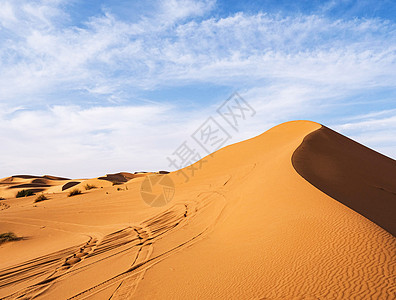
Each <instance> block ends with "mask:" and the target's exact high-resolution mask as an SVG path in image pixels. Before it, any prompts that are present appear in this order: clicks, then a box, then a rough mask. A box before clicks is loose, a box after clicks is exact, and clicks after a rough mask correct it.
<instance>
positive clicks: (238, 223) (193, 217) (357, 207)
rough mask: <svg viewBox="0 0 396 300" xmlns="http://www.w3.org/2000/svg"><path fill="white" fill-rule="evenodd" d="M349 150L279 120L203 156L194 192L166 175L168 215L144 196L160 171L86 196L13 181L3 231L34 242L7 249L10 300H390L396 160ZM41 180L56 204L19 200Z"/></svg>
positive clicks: (3, 265) (1, 282) (102, 181)
mask: <svg viewBox="0 0 396 300" xmlns="http://www.w3.org/2000/svg"><path fill="white" fill-rule="evenodd" d="M318 136H319V137H318ZM321 139H324V140H321ZM350 143H353V142H351V141H349V140H348V141H346V140H345V138H344V137H339V136H338V135H337V134H335V133H332V132H330V133H329V132H328V130H327V129H323V127H322V126H321V125H320V124H317V123H313V122H308V121H295V122H288V123H284V124H281V125H279V126H277V127H274V128H272V129H271V130H269V131H267V132H265V133H264V134H262V135H260V136H258V137H256V138H253V139H250V140H247V141H244V142H241V143H238V144H235V145H231V146H228V147H225V148H223V149H221V150H219V151H217V152H216V153H214V154H213V156H209V157H205V158H204V159H203V161H204V163H203V164H201V163H202V162H201V163H200V162H198V163H196V164H195V165H193V167H194V166H195V167H196V168H199V167H200V166H201V165H202V169H200V170H198V171H195V174H194V176H193V177H191V178H190V180H189V181H188V182H185V178H184V176H181V175H180V172H172V173H170V174H168V175H164V174H156V175H155V176H169V178H170V179H172V180H173V182H174V185H175V189H176V193H175V196H174V199H173V200H172V201H171V202H169V203H168V204H166V205H165V206H163V207H150V206H148V205H146V203H145V202H144V201H143V200H142V199H141V196H140V187H141V184H142V182H144V179H145V176H153V174H151V173H146V174H131V173H129V174H131V175H139V176H141V177H138V176H129V175H125V174H126V173H120V174H121V175H120V174H113V175H107V176H105V177H99V178H94V179H88V180H74V181H76V182H79V183H78V184H77V185H75V187H76V188H80V189H81V190H82V191H83V193H82V194H81V195H77V196H74V197H67V195H68V190H65V191H63V192H62V186H64V185H65V184H67V183H68V182H71V180H59V181H57V182H56V183H55V182H54V180H52V179H50V178H47V180H49V181H42V182H37V181H36V182H33V180H36V179H38V178H20V177H18V178H12V180H11V179H10V178H6V179H4V180H3V181H2V182H3V183H1V182H0V196H2V195H3V194H7V193H8V194H7V195H8V196H3V197H5V198H7V199H6V200H0V203H1V204H2V205H3V206H4V209H2V210H1V211H0V232H6V231H12V232H15V233H16V234H17V235H18V236H21V237H24V239H23V240H20V241H15V242H8V243H3V244H2V245H1V246H0V257H1V258H2V259H1V261H0V297H1V298H4V299H15V298H33V297H35V298H43V299H89V298H90V299H110V298H111V299H130V298H136V299H224V298H226V299H252V298H254V299H391V298H392V297H393V296H394V294H395V292H396V288H395V283H394V282H395V277H396V271H395V268H394V254H395V252H394V251H395V248H396V240H395V237H394V236H392V234H391V233H390V232H392V228H393V227H392V222H391V220H390V219H389V216H390V215H395V208H394V205H392V203H394V201H395V200H394V198H392V196H391V195H393V194H392V192H393V189H392V188H394V185H392V184H393V182H394V181H392V180H389V178H388V177H387V176H382V175H381V174H378V172H377V168H378V166H380V167H381V168H383V169H384V170H387V172H390V173H389V174H392V172H393V170H394V169H393V166H394V161H393V160H390V159H388V158H384V157H382V156H381V155H380V154H378V153H375V152H373V151H371V150H369V149H366V148H364V147H362V146H360V145H355V144H353V145H352V146H351V145H350ZM355 152H356V157H354V158H353V159H351V157H350V155H352V154H354V153H355ZM331 166H334V168H335V171H334V172H332V171H333V169H330V167H331ZM294 167H295V168H296V169H295V168H294ZM325 167H326V168H325ZM343 168H345V169H343ZM190 169H191V167H190V168H186V169H184V170H182V171H185V172H190V171H189V170H190ZM376 172H377V173H376ZM344 173H346V174H345V175H343V174H344ZM368 173H370V175H367V176H366V174H368ZM300 174H301V175H300ZM121 177H123V178H124V179H125V180H124V181H123V179H122V178H121ZM345 177H349V178H345ZM120 179H121V180H120ZM51 180H52V181H51ZM113 182H117V183H118V184H117V185H115V186H113ZM33 183H37V184H43V185H44V184H45V185H50V187H43V188H44V189H45V190H44V193H45V194H46V195H47V196H48V198H49V199H48V200H45V201H42V202H38V203H34V199H35V197H36V196H30V197H26V198H17V199H16V198H14V197H15V195H14V196H12V195H13V194H14V193H15V191H16V190H18V188H11V186H12V185H21V184H33ZM87 183H89V184H91V185H95V187H96V188H93V189H90V190H84V189H83V187H84V185H86V184H87ZM349 185H351V187H350V189H349V188H348V187H349ZM372 186H374V187H376V189H374V191H373V189H372V188H371V187H372ZM359 187H360V188H361V189H362V190H363V191H362V192H364V193H365V195H364V196H370V197H367V198H365V199H369V200H364V201H362V203H364V205H363V204H361V203H360V202H359V197H362V194H361V193H358V192H357V191H356V190H357V189H358V188H359ZM381 188H382V189H383V191H382V190H381ZM340 190H341V192H340ZM377 190H378V191H377ZM10 191H12V193H11V192H10ZM347 191H350V194H346V193H345V192H347ZM366 191H370V192H371V194H367V193H368V192H366ZM343 192H344V193H343ZM348 195H351V196H350V197H348ZM392 199H393V200H392ZM374 200H376V202H375V201H374ZM348 201H349V202H348ZM344 204H345V205H347V206H349V207H347V206H345V205H344ZM377 204H378V205H377ZM381 205H385V207H386V209H387V210H389V212H384V211H383V209H381ZM6 206H7V207H6ZM379 207H380V208H379ZM351 208H352V209H351ZM370 208H372V209H370ZM0 209H1V207H0ZM371 211H372V212H373V213H371ZM372 221H373V222H372ZM374 222H375V223H374ZM377 224H378V225H380V226H382V227H380V226H378V225H377ZM389 224H391V226H389ZM385 229H387V230H389V232H388V231H386V230H385ZM4 258H6V259H4Z"/></svg>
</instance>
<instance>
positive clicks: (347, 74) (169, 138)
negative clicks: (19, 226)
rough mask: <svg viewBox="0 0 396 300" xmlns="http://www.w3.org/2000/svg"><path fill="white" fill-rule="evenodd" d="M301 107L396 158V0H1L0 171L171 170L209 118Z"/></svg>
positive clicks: (239, 134) (238, 137) (196, 143)
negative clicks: (230, 110) (230, 112)
mask: <svg viewBox="0 0 396 300" xmlns="http://www.w3.org/2000/svg"><path fill="white" fill-rule="evenodd" d="M235 92H236V93H237V94H234V93H235ZM235 99H236V100H235ZM238 99H239V100H238ZM232 101H234V105H233V106H232V105H231V104H232V103H233V102H232ZM235 101H236V102H235ZM238 101H239V102H238ZM235 103H237V104H238V103H239V104H240V105H242V106H244V107H245V110H240V111H239V112H240V114H239V117H238V118H237V121H238V122H237V124H236V123H235V124H233V123H232V122H229V121H230V119H229V118H230V116H231V115H230V114H228V117H227V114H224V110H223V111H222V109H225V108H227V107H231V108H232V107H234V108H235V107H237V105H236V104H235ZM244 112H245V113H246V114H244ZM234 113H235V112H234ZM235 114H236V113H235ZM234 117H235V116H234ZM300 119H303V120H311V121H315V122H319V123H321V124H323V125H325V126H328V127H330V128H332V129H334V130H336V131H338V132H340V133H342V134H344V135H346V136H348V137H350V138H352V139H354V140H356V141H358V142H359V143H362V144H364V145H366V146H368V147H370V148H373V149H375V150H376V151H378V152H380V153H382V154H385V155H387V156H390V157H392V158H396V2H395V1H392V0H385V1H378V0H377V1H371V0H360V1H352V0H339V1H336V0H330V1H286V0H280V1H269V0H264V1H215V0H169V1H155V0H149V1H134V0H130V1H127V0H120V1H116V0H114V1H94V0H89V1H78V0H68V1H64V0H41V1H39V0H31V1H24V0H12V1H11V0H0V178H1V177H6V176H10V175H16V174H34V175H44V174H51V175H59V176H65V177H70V178H88V177H97V176H101V175H104V174H106V173H113V172H120V171H129V172H134V171H149V170H152V171H157V170H174V169H175V168H176V167H175V165H174V164H172V163H171V162H172V161H174V159H176V158H180V157H181V156H180V153H181V150H183V148H182V146H183V145H184V146H185V148H184V150H185V151H187V149H188V151H189V152H188V153H190V154H192V153H194V156H192V155H190V158H191V160H194V159H195V160H196V159H199V157H203V156H205V155H206V154H207V152H208V153H209V152H210V151H212V150H215V148H212V149H207V148H206V149H205V147H203V144H202V141H201V142H200V140H199V138H197V137H198V135H197V132H198V133H199V130H200V129H202V128H204V127H203V126H204V125H205V124H206V125H207V124H208V122H212V125H213V128H215V126H218V129H219V130H220V131H218V132H220V133H223V137H224V138H223V142H219V143H217V144H216V145H215V147H217V146H224V145H228V144H232V143H236V142H239V141H242V140H245V139H248V138H251V137H254V136H257V135H259V134H261V133H263V132H264V131H266V130H268V129H270V128H271V127H273V126H275V125H277V124H280V123H282V122H286V121H290V120H300ZM236 125H237V126H236ZM201 138H202V135H201ZM186 153H187V152H184V154H186ZM190 158H189V159H188V160H186V159H184V160H183V161H180V166H181V165H183V163H188V162H192V161H189V160H190Z"/></svg>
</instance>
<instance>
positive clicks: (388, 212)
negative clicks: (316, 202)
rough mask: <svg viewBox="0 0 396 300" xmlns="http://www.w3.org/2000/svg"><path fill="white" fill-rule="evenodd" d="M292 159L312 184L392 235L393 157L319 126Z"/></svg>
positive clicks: (395, 230)
mask: <svg viewBox="0 0 396 300" xmlns="http://www.w3.org/2000/svg"><path fill="white" fill-rule="evenodd" d="M292 161H293V166H294V167H295V169H296V170H297V172H298V173H299V174H300V175H301V176H302V177H304V178H305V179H306V180H307V181H309V182H310V183H311V184H313V185H314V186H315V187H317V188H318V189H320V190H321V191H323V192H324V193H326V194H327V195H329V196H330V197H332V198H334V199H336V200H338V201H340V202H341V203H343V204H345V205H346V206H348V207H350V208H352V209H353V210H355V211H357V212H358V213H360V214H362V215H363V216H365V217H366V218H368V219H370V220H371V221H373V222H375V223H377V224H378V225H379V226H381V227H383V228H384V229H385V230H387V231H388V232H390V233H392V234H393V235H394V236H395V235H396V161H395V160H393V159H391V158H389V157H386V156H384V155H381V154H380V153H377V152H375V151H373V150H371V149H369V148H367V147H365V146H363V145H361V144H359V143H356V142H355V141H353V140H351V139H349V138H347V137H345V136H343V135H341V134H339V133H337V132H335V131H333V130H331V129H329V128H327V127H324V126H323V127H321V128H320V129H318V130H316V131H314V132H312V133H310V134H309V135H307V136H306V137H305V138H304V141H303V142H302V144H301V145H300V146H299V147H298V148H297V150H296V151H295V152H294V154H293V158H292Z"/></svg>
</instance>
